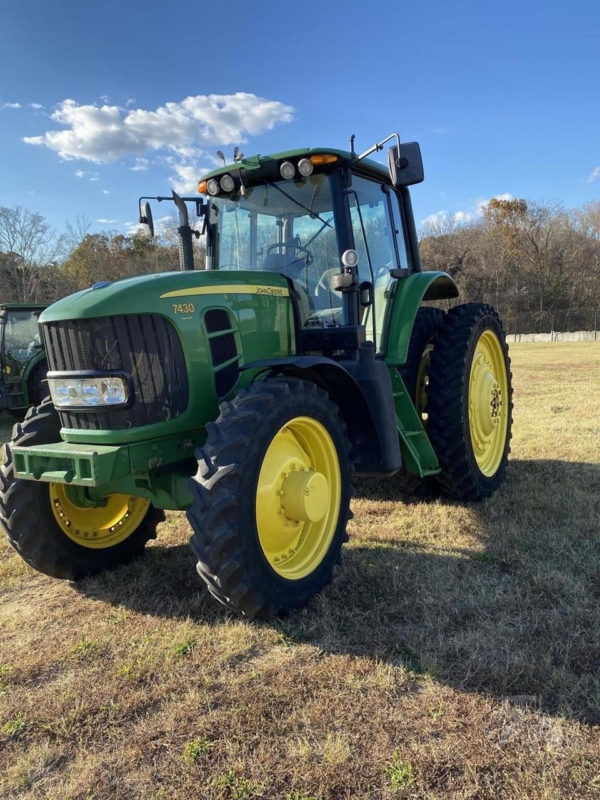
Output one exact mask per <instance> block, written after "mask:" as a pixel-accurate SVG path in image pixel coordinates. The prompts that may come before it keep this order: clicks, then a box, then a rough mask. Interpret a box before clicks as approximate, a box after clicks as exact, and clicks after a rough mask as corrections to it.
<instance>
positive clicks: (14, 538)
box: [0, 398, 165, 580]
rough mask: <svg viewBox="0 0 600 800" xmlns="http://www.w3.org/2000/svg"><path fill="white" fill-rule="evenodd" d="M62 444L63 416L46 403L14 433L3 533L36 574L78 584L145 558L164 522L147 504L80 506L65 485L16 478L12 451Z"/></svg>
mask: <svg viewBox="0 0 600 800" xmlns="http://www.w3.org/2000/svg"><path fill="white" fill-rule="evenodd" d="M59 441H60V421H59V418H58V414H57V412H56V411H55V409H54V406H53V405H52V401H51V400H50V398H47V399H46V400H45V401H44V402H43V403H42V404H41V405H40V406H38V407H34V408H30V409H29V411H28V412H27V416H26V417H25V420H24V421H23V423H17V424H16V425H15V427H14V428H13V435H12V439H11V441H10V442H9V443H7V444H6V445H5V446H4V459H3V464H2V465H1V466H0V527H2V528H4V531H5V533H6V535H7V538H8V541H9V543H10V544H11V545H12V546H13V547H14V548H15V550H16V551H17V552H18V553H19V555H20V556H21V557H22V558H23V560H24V561H26V562H27V563H28V564H29V565H30V566H32V567H33V568H34V569H37V570H38V571H39V572H43V573H44V574H46V575H50V576H51V577H52V578H64V579H68V580H77V579H78V578H83V577H85V576H87V575H93V574H95V573H97V572H101V571H102V570H105V569H111V568H113V567H115V566H117V565H118V564H124V563H126V562H128V561H131V560H132V559H133V558H135V557H137V556H139V555H141V554H142V553H143V552H144V548H145V546H146V543H147V542H148V540H149V539H153V538H156V528H157V526H158V524H159V523H160V522H162V521H163V520H164V518H165V515H164V512H163V511H160V510H159V509H155V508H154V507H153V506H152V505H151V504H150V503H149V501H147V500H144V499H143V498H138V497H136V498H134V497H129V496H127V495H109V496H108V498H107V501H108V502H107V505H106V506H105V507H99V508H95V507H94V508H91V507H81V506H78V505H77V504H76V503H75V502H74V501H73V500H72V499H71V497H70V495H69V494H68V491H67V489H66V487H65V486H64V485H63V484H60V483H45V482H37V481H30V480H21V479H19V478H16V477H15V473H14V463H13V456H12V446H14V445H19V446H31V445H40V444H52V443H53V442H59Z"/></svg>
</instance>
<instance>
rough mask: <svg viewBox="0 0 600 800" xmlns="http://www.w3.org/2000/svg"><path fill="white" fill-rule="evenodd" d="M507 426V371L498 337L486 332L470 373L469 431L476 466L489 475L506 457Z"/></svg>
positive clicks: (481, 338)
mask: <svg viewBox="0 0 600 800" xmlns="http://www.w3.org/2000/svg"><path fill="white" fill-rule="evenodd" d="M507 428H508V373H507V369H506V362H505V360H504V352H503V350H502V345H501V343H500V339H499V338H498V336H497V335H496V334H495V333H494V332H493V331H491V330H487V331H484V332H483V333H482V334H481V336H480V338H479V341H478V342H477V346H476V347H475V353H474V354H473V361H472V363H471V372H470V376H469V431H470V434H471V444H472V446H473V453H474V455H475V460H476V461H477V466H478V467H479V469H480V470H481V472H482V473H483V474H484V475H485V476H486V477H488V478H490V477H492V476H493V475H495V473H496V472H497V471H498V469H499V467H500V465H501V464H502V460H503V458H504V450H505V447H506V434H507Z"/></svg>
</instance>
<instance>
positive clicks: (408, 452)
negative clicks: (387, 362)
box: [390, 367, 440, 478]
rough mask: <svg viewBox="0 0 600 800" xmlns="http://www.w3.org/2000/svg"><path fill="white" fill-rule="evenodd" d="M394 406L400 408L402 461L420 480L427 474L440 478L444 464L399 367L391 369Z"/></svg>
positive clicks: (398, 409) (399, 432)
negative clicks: (433, 445) (436, 452)
mask: <svg viewBox="0 0 600 800" xmlns="http://www.w3.org/2000/svg"><path fill="white" fill-rule="evenodd" d="M390 377H391V379H392V391H393V392H394V406H395V408H396V425H397V426H398V434H399V436H400V450H401V452H402V461H403V462H404V464H405V466H406V469H407V470H408V471H409V472H412V473H413V474H414V475H418V476H419V478H423V477H425V476H426V475H437V473H438V472H439V471H440V465H439V463H438V460H437V456H436V454H435V453H434V451H433V447H432V446H431V442H430V441H429V437H428V436H427V433H426V432H425V428H424V427H423V423H422V422H421V418H420V417H419V414H418V413H417V410H416V408H415V406H414V404H413V402H412V400H411V399H410V397H409V395H408V392H407V391H406V386H405V385H404V381H403V380H402V378H401V377H400V373H399V372H398V370H397V369H396V368H395V367H391V368H390Z"/></svg>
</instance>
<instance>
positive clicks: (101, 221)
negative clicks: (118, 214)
mask: <svg viewBox="0 0 600 800" xmlns="http://www.w3.org/2000/svg"><path fill="white" fill-rule="evenodd" d="M96 222H97V223H98V224H99V225H113V224H114V223H115V222H118V220H116V219H97V220H96Z"/></svg>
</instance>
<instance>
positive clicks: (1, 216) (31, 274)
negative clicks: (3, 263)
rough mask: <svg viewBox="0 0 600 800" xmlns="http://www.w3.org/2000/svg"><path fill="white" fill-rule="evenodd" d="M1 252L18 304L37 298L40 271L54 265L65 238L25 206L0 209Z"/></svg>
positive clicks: (63, 246)
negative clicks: (5, 257)
mask: <svg viewBox="0 0 600 800" xmlns="http://www.w3.org/2000/svg"><path fill="white" fill-rule="evenodd" d="M0 252H2V253H4V254H5V255H6V256H8V259H7V263H8V272H9V281H10V290H11V293H12V294H13V296H14V299H15V300H16V301H17V302H30V301H34V300H38V299H42V298H40V297H39V296H38V294H39V289H40V284H41V279H42V277H43V276H42V270H44V269H45V268H47V267H49V266H51V265H53V264H56V263H57V261H58V260H59V259H60V258H61V257H62V256H63V254H64V252H65V237H64V235H59V234H57V233H56V232H55V231H54V230H53V229H52V228H51V227H50V225H49V224H48V223H47V222H46V220H45V219H44V217H43V216H42V215H41V214H38V213H36V212H33V211H31V210H30V209H28V208H25V207H24V206H14V207H12V208H9V207H7V206H0Z"/></svg>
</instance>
